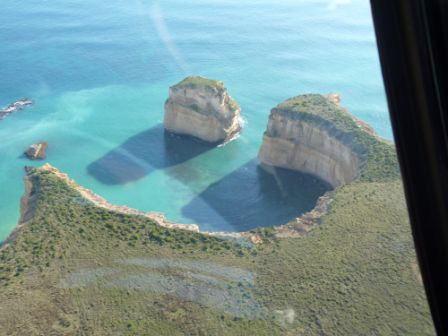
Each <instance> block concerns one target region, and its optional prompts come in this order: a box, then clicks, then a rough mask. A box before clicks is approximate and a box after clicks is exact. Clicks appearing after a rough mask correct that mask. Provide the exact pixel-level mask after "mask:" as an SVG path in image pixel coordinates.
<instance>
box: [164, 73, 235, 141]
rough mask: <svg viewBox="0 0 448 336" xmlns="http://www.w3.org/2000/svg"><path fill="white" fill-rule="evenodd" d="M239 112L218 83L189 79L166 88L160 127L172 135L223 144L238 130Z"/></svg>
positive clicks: (198, 78) (203, 79)
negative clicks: (162, 120) (166, 93)
mask: <svg viewBox="0 0 448 336" xmlns="http://www.w3.org/2000/svg"><path fill="white" fill-rule="evenodd" d="M240 110H241V109H240V107H239V105H238V104H237V103H236V101H235V100H234V99H233V98H232V97H230V95H229V94H228V93H227V89H226V88H225V87H224V83H223V82H222V81H216V80H210V79H206V78H203V77H199V76H192V77H187V78H185V79H184V80H183V81H181V82H180V83H178V84H176V85H174V86H172V87H170V91H169V97H168V99H167V101H166V103H165V118H164V125H165V129H166V130H168V131H170V132H173V133H177V134H186V135H192V136H195V137H197V138H199V139H202V140H204V141H207V142H211V143H219V142H226V141H228V140H230V139H231V138H233V137H234V136H235V135H236V134H237V133H238V132H239V131H240V130H241V127H242V123H241V117H240Z"/></svg>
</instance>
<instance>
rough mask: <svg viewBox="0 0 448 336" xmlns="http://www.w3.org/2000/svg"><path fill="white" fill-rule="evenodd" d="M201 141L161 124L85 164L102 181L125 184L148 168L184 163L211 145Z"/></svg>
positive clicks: (213, 145) (143, 175) (109, 183)
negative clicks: (166, 128) (87, 164)
mask: <svg viewBox="0 0 448 336" xmlns="http://www.w3.org/2000/svg"><path fill="white" fill-rule="evenodd" d="M214 147H215V144H209V143H207V142H204V141H202V140H199V139H196V138H193V137H190V136H183V135H182V136H181V135H176V134H173V133H170V132H167V131H165V129H164V127H163V125H162V124H160V125H157V126H155V127H153V128H150V129H149V130H146V131H144V132H141V133H139V134H137V135H134V136H133V137H131V138H129V139H128V140H126V141H125V142H124V143H123V144H122V145H120V146H119V147H117V148H115V149H113V150H111V151H110V152H108V153H106V154H105V155H104V156H103V157H101V158H99V159H98V160H96V161H94V162H93V163H91V164H90V165H89V166H88V167H87V172H88V173H89V174H90V175H91V176H93V177H94V178H95V179H96V180H98V181H99V182H101V183H104V184H108V185H116V184H125V183H128V182H132V181H136V180H139V179H141V178H143V177H145V176H146V175H148V174H149V173H150V172H151V171H153V170H156V169H164V168H168V167H171V166H175V165H178V164H181V163H183V162H186V161H188V160H190V159H192V158H194V157H196V156H198V155H200V154H202V153H204V152H206V151H208V150H210V149H212V148H214Z"/></svg>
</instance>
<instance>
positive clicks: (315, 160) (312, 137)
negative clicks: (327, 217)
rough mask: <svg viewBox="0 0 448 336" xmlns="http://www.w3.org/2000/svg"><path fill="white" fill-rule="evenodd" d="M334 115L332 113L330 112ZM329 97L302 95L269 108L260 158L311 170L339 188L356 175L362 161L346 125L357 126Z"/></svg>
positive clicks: (273, 162)
mask: <svg viewBox="0 0 448 336" xmlns="http://www.w3.org/2000/svg"><path fill="white" fill-rule="evenodd" d="M333 114H334V115H333ZM351 123H354V121H353V119H351V118H350V116H349V115H348V113H347V112H345V111H344V110H343V109H341V108H340V107H339V106H338V102H336V101H334V99H332V97H331V96H330V97H328V96H321V95H304V96H299V97H295V98H292V99H290V100H287V101H286V102H284V103H282V104H280V105H278V106H277V107H276V108H274V109H272V111H271V114H270V116H269V122H268V126H267V130H266V132H265V134H264V136H263V144H262V146H261V149H260V152H259V159H260V160H261V161H262V162H263V163H265V164H268V165H272V166H277V167H283V168H289V169H294V170H298V171H301V172H306V173H310V174H313V175H316V176H318V177H320V178H321V179H323V180H325V181H327V182H328V183H330V184H331V185H332V186H333V187H338V186H341V185H343V184H346V183H349V182H351V181H353V180H354V179H356V178H357V176H358V174H359V172H360V168H361V165H362V163H363V161H364V157H363V153H362V152H363V149H362V146H359V145H358V144H356V143H353V138H352V137H351V136H350V132H349V131H347V130H346V129H345V128H346V124H349V126H353V127H357V126H356V124H353V125H352V124H351Z"/></svg>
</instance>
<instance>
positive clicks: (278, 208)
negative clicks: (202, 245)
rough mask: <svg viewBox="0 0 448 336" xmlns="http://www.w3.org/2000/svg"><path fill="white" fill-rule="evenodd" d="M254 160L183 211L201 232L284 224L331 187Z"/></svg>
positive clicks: (198, 197) (314, 178) (217, 183)
mask: <svg viewBox="0 0 448 336" xmlns="http://www.w3.org/2000/svg"><path fill="white" fill-rule="evenodd" d="M271 170H272V171H270V172H268V171H267V170H265V169H264V168H262V167H261V166H260V165H259V164H258V160H256V159H253V160H251V161H249V162H247V163H246V164H244V165H243V166H241V167H240V168H238V169H237V170H235V171H234V172H232V173H230V174H229V175H227V176H226V177H224V178H223V179H221V180H220V181H218V182H216V183H214V184H212V185H210V187H208V188H207V189H206V190H205V191H204V192H202V193H201V194H199V195H198V196H197V197H195V198H194V199H193V200H192V201H191V202H190V203H189V204H188V205H186V206H185V207H184V208H183V209H182V213H183V215H184V216H185V217H188V218H190V219H191V220H192V222H194V223H197V224H199V225H200V227H201V230H206V231H207V230H210V231H247V230H251V229H254V228H256V227H262V226H273V225H279V224H285V223H287V222H288V221H290V220H291V219H293V218H295V217H298V216H300V215H301V214H303V213H305V212H307V211H309V210H311V209H312V208H313V207H314V206H315V204H316V201H317V199H318V198H319V196H321V195H323V194H324V193H325V192H326V191H328V190H330V189H331V187H330V185H328V184H327V183H326V182H324V181H322V180H320V179H318V178H316V177H314V176H312V175H309V174H304V173H300V172H296V171H292V170H288V169H282V168H272V169H271Z"/></svg>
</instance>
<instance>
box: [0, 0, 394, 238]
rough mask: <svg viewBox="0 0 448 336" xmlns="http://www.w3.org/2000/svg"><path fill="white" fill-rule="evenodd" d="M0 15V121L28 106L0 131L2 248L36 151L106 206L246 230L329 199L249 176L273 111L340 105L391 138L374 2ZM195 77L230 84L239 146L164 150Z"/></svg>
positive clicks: (290, 182)
mask: <svg viewBox="0 0 448 336" xmlns="http://www.w3.org/2000/svg"><path fill="white" fill-rule="evenodd" d="M0 14H1V20H0V79H1V80H0V106H4V105H7V104H9V103H10V102H12V101H15V100H17V99H19V98H22V97H30V98H31V99H33V100H34V101H35V105H34V106H33V107H31V108H29V109H26V110H23V111H21V112H19V113H17V114H14V115H12V116H10V117H8V118H7V119H5V120H3V121H0V239H3V238H5V237H6V236H7V235H8V234H9V233H10V232H11V230H12V229H13V228H14V226H15V225H16V223H17V220H18V217H19V199H20V197H21V195H22V193H23V181H22V178H23V174H24V172H23V166H24V165H28V164H30V162H29V161H28V160H26V159H25V158H23V157H22V156H21V153H22V152H23V150H24V149H25V148H26V147H27V146H28V145H30V144H31V143H34V142H37V141H40V140H46V141H48V142H49V146H50V147H49V150H48V157H47V160H46V161H48V162H50V163H51V164H53V165H54V166H56V167H57V168H59V169H61V170H62V171H64V172H67V173H68V174H69V175H70V176H71V177H72V178H74V179H75V180H76V181H77V182H78V183H80V184H82V185H84V186H86V187H88V188H90V189H92V190H93V191H94V192H96V193H98V194H100V195H102V196H103V197H105V198H107V199H108V200H109V201H110V202H112V203H117V204H127V205H129V206H131V207H135V208H138V209H141V210H146V211H160V212H164V213H165V214H166V215H167V217H168V218H169V219H171V220H174V221H179V222H183V223H198V224H199V225H200V226H201V228H203V229H205V230H246V229H250V228H253V227H255V226H258V225H273V224H281V223H284V222H286V221H287V220H288V219H290V218H292V217H294V216H297V215H298V214H300V213H301V212H303V211H307V210H309V209H311V208H312V207H313V206H314V203H315V200H316V198H317V196H318V195H319V194H320V193H322V192H323V191H324V190H325V188H326V187H325V185H323V184H322V183H321V182H319V181H317V180H315V179H312V178H310V177H309V176H304V175H300V174H294V173H292V172H289V171H280V172H279V176H280V178H279V179H277V180H276V179H274V178H273V177H272V176H271V175H269V174H267V173H266V172H264V171H263V170H261V169H260V168H259V167H258V163H257V161H256V156H257V152H258V149H259V146H260V144H261V137H262V133H263V131H264V129H265V127H266V122H267V117H268V114H269V111H270V109H271V108H272V107H273V106H275V105H276V104H278V103H279V102H281V101H282V100H284V99H286V98H288V97H291V96H294V95H297V94H302V93H310V92H318V93H329V92H338V93H340V94H341V95H342V102H343V105H344V106H346V107H348V108H349V110H350V111H351V112H352V113H353V114H355V115H356V116H358V117H360V118H362V119H363V120H365V121H367V122H368V123H370V124H371V125H372V126H373V127H374V128H375V130H376V131H377V132H378V133H379V134H380V135H382V136H384V137H386V138H389V139H390V138H391V137H392V135H391V130H390V125H389V119H388V115H387V106H386V100H385V95H384V92H383V85H382V79H381V73H380V67H379V61H378V55H377V50H376V45H375V37H374V32H373V26H372V19H371V14H370V9H369V4H368V1H349V0H332V1H304V0H286V1H266V0H250V1H244V0H237V1H236V0H213V1H210V0H209V1H204V0H196V1H180V0H164V1H150V0H126V1H125V0H110V1H99V0H83V1H81V0H76V1H75V0H64V1H56V0H45V1H34V0H32V1H23V0H3V1H2V4H1V9H0ZM190 74H199V75H202V76H206V77H210V78H214V79H221V80H223V81H224V82H225V84H226V86H227V88H228V90H229V92H230V94H231V95H232V96H233V97H234V98H235V99H236V100H237V101H238V102H239V103H240V105H241V107H242V114H243V116H244V119H245V120H246V126H245V128H244V131H243V133H242V135H241V136H240V138H238V139H237V140H235V141H233V142H231V143H229V144H228V145H226V146H223V147H218V148H210V147H208V146H205V145H204V144H202V143H200V142H197V141H194V140H192V139H184V138H179V137H175V136H170V135H167V134H164V132H163V128H162V127H161V123H162V121H163V104H164V101H165V99H166V98H167V94H168V87H169V86H170V85H173V84H175V83H176V82H178V81H179V80H181V79H182V78H183V77H185V76H187V75H190ZM32 164H33V165H38V164H40V163H32Z"/></svg>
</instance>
